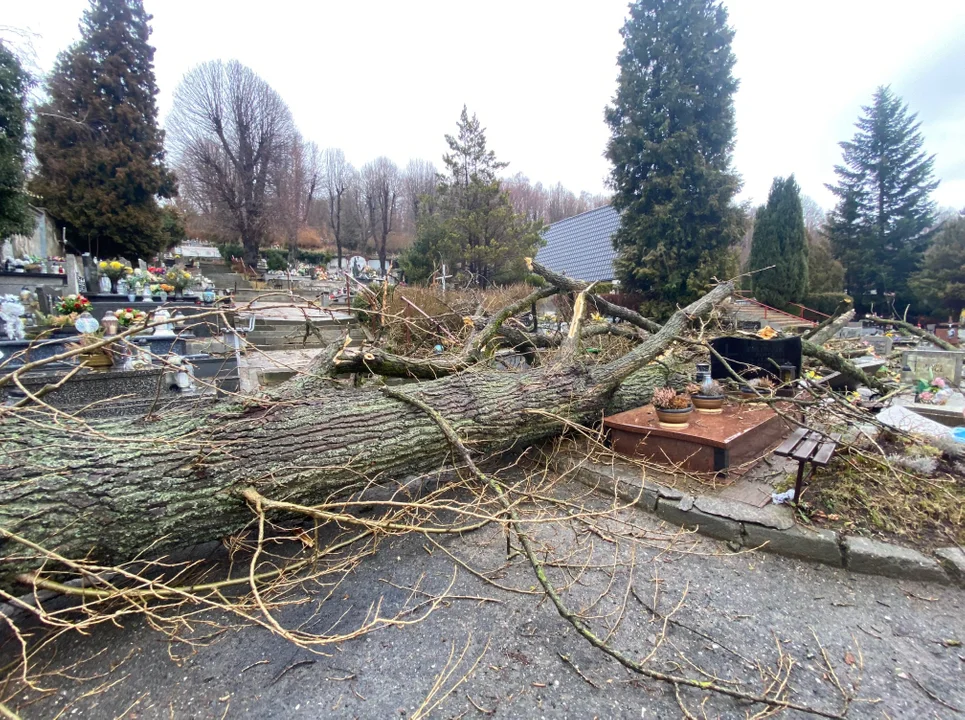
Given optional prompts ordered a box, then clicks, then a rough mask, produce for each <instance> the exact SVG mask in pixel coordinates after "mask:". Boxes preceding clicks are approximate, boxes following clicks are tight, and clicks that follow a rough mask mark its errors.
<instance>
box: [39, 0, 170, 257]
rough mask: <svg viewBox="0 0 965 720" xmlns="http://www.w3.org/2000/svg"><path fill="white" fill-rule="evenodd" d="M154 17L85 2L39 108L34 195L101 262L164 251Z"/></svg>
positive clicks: (122, 6)
mask: <svg viewBox="0 0 965 720" xmlns="http://www.w3.org/2000/svg"><path fill="white" fill-rule="evenodd" d="M150 19H151V16H150V15H148V14H147V13H146V12H145V11H144V6H143V4H142V2H141V0H91V3H90V7H89V8H88V9H87V11H86V12H85V13H84V17H83V20H82V22H81V40H80V41H79V42H78V43H77V44H76V45H74V46H73V47H72V48H70V49H69V50H67V51H66V52H64V53H62V54H61V55H60V57H59V58H58V60H57V65H56V67H55V69H54V72H53V74H52V76H51V78H50V80H49V82H48V84H47V92H48V95H49V100H48V102H46V103H45V104H44V105H43V106H42V107H41V108H39V110H38V119H37V124H36V131H35V138H36V155H37V161H38V163H39V171H38V174H37V177H36V179H35V181H34V183H33V184H32V190H33V191H34V192H36V193H37V194H38V195H41V196H42V197H43V202H44V204H45V205H46V207H47V208H48V210H50V211H51V213H52V214H53V215H54V216H55V217H57V218H59V219H60V220H62V221H63V222H64V224H65V225H66V226H67V230H68V240H69V241H71V242H72V243H73V244H74V246H75V247H77V248H78V249H80V250H90V251H91V252H93V253H95V254H98V255H100V256H102V257H109V256H112V255H122V256H126V257H131V258H135V257H139V256H140V257H146V256H149V255H151V254H153V253H155V252H157V251H158V250H159V249H161V246H162V245H163V243H164V235H163V233H162V215H161V210H160V207H159V206H158V198H169V197H173V196H174V195H175V194H176V192H177V188H176V184H175V179H174V176H173V174H172V173H171V172H170V171H169V170H168V169H167V168H166V167H165V165H164V145H163V143H164V133H163V132H162V131H161V130H159V129H158V125H157V104H156V99H155V98H156V96H157V92H158V90H157V83H156V82H155V79H154V48H153V47H151V45H149V44H148V39H149V38H150V35H151V28H150V26H149V24H148V23H149V21H150Z"/></svg>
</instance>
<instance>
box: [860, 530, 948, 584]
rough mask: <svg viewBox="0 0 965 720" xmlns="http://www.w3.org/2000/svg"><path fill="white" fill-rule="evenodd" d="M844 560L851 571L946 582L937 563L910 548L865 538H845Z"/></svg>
mask: <svg viewBox="0 0 965 720" xmlns="http://www.w3.org/2000/svg"><path fill="white" fill-rule="evenodd" d="M844 559H845V565H846V567H847V568H848V570H851V571H852V572H860V573H868V574H869V575H885V576H887V577H893V578H905V579H908V580H920V581H923V582H925V581H928V582H938V583H947V582H948V576H947V575H946V574H945V571H944V570H943V569H942V566H941V565H939V564H938V561H937V560H934V559H932V558H930V557H926V556H925V555H922V554H921V553H920V552H918V551H916V550H911V549H910V548H905V547H901V546H899V545H891V544H889V543H883V542H878V541H877V540H869V539H868V538H863V537H854V536H848V537H845V539H844Z"/></svg>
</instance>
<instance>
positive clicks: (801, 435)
mask: <svg viewBox="0 0 965 720" xmlns="http://www.w3.org/2000/svg"><path fill="white" fill-rule="evenodd" d="M840 439H841V433H832V434H830V435H825V434H824V433H821V432H818V431H817V430H809V429H808V428H803V427H802V428H798V429H797V430H795V431H794V432H792V433H791V434H790V435H789V436H788V437H787V439H786V440H785V441H784V442H782V443H781V444H780V445H778V446H777V448H776V449H775V450H774V454H775V455H779V456H781V457H789V458H792V459H794V460H797V481H796V482H795V483H794V503H795V504H798V503H800V502H801V486H802V485H803V484H804V466H805V465H806V464H807V463H811V472H810V474H809V475H808V477H809V478H810V477H811V475H814V471H815V469H816V468H817V467H818V466H821V467H824V466H825V465H827V464H828V463H829V462H831V458H833V457H834V452H835V450H837V449H838V441H839V440H840Z"/></svg>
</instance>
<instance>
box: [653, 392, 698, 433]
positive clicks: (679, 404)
mask: <svg viewBox="0 0 965 720" xmlns="http://www.w3.org/2000/svg"><path fill="white" fill-rule="evenodd" d="M650 402H652V403H653V407H654V409H655V410H656V411H657V420H658V422H659V423H660V425H662V426H663V427H670V428H678V429H682V428H685V427H687V426H688V421H689V420H690V415H691V413H692V412H693V411H694V406H693V403H691V402H690V398H689V397H688V396H687V395H680V394H678V393H677V391H676V390H674V389H673V388H669V387H663V388H657V389H656V390H654V391H653V398H652V399H651V401H650Z"/></svg>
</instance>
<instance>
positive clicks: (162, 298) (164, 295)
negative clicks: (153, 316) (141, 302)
mask: <svg viewBox="0 0 965 720" xmlns="http://www.w3.org/2000/svg"><path fill="white" fill-rule="evenodd" d="M160 297H161V302H163V303H166V302H167V301H168V294H167V293H166V292H164V291H163V290H162V291H161V295H160Z"/></svg>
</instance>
